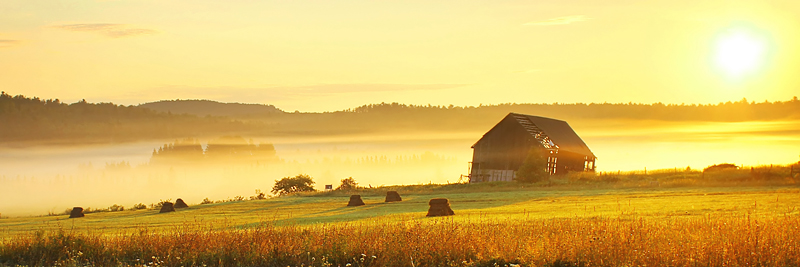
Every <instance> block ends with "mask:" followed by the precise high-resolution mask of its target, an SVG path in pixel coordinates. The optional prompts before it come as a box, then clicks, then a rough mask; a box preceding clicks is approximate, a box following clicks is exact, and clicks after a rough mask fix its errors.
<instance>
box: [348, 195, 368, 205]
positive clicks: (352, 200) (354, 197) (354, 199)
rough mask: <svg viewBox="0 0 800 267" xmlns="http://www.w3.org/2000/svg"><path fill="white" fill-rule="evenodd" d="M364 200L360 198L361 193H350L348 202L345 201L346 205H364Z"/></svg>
mask: <svg viewBox="0 0 800 267" xmlns="http://www.w3.org/2000/svg"><path fill="white" fill-rule="evenodd" d="M364 205H366V204H364V201H363V200H361V195H352V196H350V202H347V206H350V207H353V206H364Z"/></svg>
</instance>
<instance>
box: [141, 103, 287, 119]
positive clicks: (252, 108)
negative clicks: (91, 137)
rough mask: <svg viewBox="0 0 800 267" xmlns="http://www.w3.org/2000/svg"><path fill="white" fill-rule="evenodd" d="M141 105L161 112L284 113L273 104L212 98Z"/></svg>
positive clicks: (236, 114)
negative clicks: (245, 102) (224, 101)
mask: <svg viewBox="0 0 800 267" xmlns="http://www.w3.org/2000/svg"><path fill="white" fill-rule="evenodd" d="M139 107H143V108H149V109H152V110H155V111H160V112H171V113H173V114H190V115H197V116H209V115H210V116H228V117H247V116H264V115H270V114H277V113H284V112H283V111H282V110H280V109H278V108H276V107H275V106H273V105H261V104H242V103H220V102H216V101H211V100H162V101H157V102H150V103H144V104H141V105H139Z"/></svg>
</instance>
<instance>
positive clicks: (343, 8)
mask: <svg viewBox="0 0 800 267" xmlns="http://www.w3.org/2000/svg"><path fill="white" fill-rule="evenodd" d="M0 14H2V15H0V88H1V89H2V90H3V91H6V92H7V93H9V94H14V95H16V94H24V95H26V96H38V97H41V98H60V99H61V100H63V101H67V102H74V101H77V100H80V99H82V98H85V99H86V100H87V101H90V102H109V101H110V102H114V103H118V104H126V105H128V104H139V103H143V102H150V101H157V100H162V99H177V98H180V99H211V100H218V101H223V102H246V103H264V104H274V105H276V106H277V107H279V108H281V109H284V110H287V111H294V110H300V111H330V110H341V109H346V108H351V107H356V106H360V105H363V104H369V103H379V102H401V103H407V104H433V105H449V104H455V105H478V104H497V103H507V102H517V103H543V102H544V103H552V102H566V103H573V102H585V103H588V102H614V103H617V102H625V103H627V102H631V101H632V102H644V103H653V102H664V103H717V102H723V101H729V100H733V101H738V100H740V99H742V98H747V99H749V100H755V101H758V102H761V101H764V100H770V101H776V100H789V99H790V98H791V97H792V96H795V95H800V93H798V92H800V73H798V70H800V49H798V48H800V34H798V33H800V15H798V14H800V1H797V0H758V1H735V0H724V1H722V0H720V1H682V0H681V1H675V0H669V1H662V0H648V1H639V0H629V1H615V0H580V1H577V0H575V1H564V0H558V1H555V0H552V1H514V0H509V1H502V0H493V1H468V0H464V1H438V0H435V1H434V0H426V1H416V0H402V1H351V0H337V1H302V0H301V1H288V0H283V1H256V0H230V1H217V0H214V1H211V0H192V1H188V0H116V1H115V0H106V1H99V0H69V1H66V0H64V1H59V0H3V1H0ZM742 54H744V55H743V56H742Z"/></svg>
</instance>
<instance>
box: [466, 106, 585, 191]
mask: <svg viewBox="0 0 800 267" xmlns="http://www.w3.org/2000/svg"><path fill="white" fill-rule="evenodd" d="M533 146H539V147H541V148H542V149H543V151H544V153H545V154H546V155H547V171H548V172H549V173H550V174H551V175H560V174H566V173H568V172H572V171H594V169H595V160H596V157H595V156H594V154H593V153H592V151H591V150H589V147H588V146H586V144H585V143H584V142H583V140H581V138H580V137H579V136H578V134H576V133H575V131H573V130H572V127H570V126H569V124H567V122H565V121H562V120H556V119H551V118H545V117H538V116H531V115H524V114H517V113H509V114H508V115H507V116H506V117H505V118H503V120H501V121H500V122H499V123H497V125H495V126H494V127H493V128H492V129H491V130H489V131H488V132H487V133H486V134H484V135H483V137H482V138H481V139H480V140H478V142H476V143H475V144H474V145H473V146H472V148H473V155H472V162H471V163H470V175H469V180H470V183H477V182H490V181H511V180H512V179H514V176H515V172H516V171H517V170H518V169H519V167H520V166H521V165H522V162H523V161H525V158H526V157H527V156H528V152H529V151H530V149H531V148H532V147H533Z"/></svg>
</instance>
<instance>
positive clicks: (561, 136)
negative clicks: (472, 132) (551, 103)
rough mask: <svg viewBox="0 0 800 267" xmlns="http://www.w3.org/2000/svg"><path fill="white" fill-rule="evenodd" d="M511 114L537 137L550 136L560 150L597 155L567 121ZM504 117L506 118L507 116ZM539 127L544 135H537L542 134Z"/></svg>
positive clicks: (540, 138)
mask: <svg viewBox="0 0 800 267" xmlns="http://www.w3.org/2000/svg"><path fill="white" fill-rule="evenodd" d="M509 116H512V117H513V118H514V119H515V121H516V122H517V123H519V124H520V125H522V127H523V128H525V129H526V130H527V131H528V133H529V134H531V135H532V136H533V137H535V138H536V139H539V140H546V139H547V138H549V140H550V141H552V142H553V144H555V146H557V147H558V150H559V151H566V152H572V153H577V154H581V155H584V156H591V157H595V155H594V153H592V151H591V150H590V149H589V147H588V146H586V143H584V142H583V140H582V139H581V138H580V137H579V136H578V134H576V133H575V131H574V130H572V127H570V126H569V124H568V123H567V122H566V121H562V120H556V119H551V118H545V117H539V116H532V115H526V114H518V113H509V114H508V115H507V116H506V118H508V117H509ZM503 119H504V120H505V118H503ZM531 126H532V127H531ZM537 128H538V129H539V130H541V133H543V134H544V137H541V136H537V135H539V134H540V133H539V131H537ZM490 131H491V130H490Z"/></svg>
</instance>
